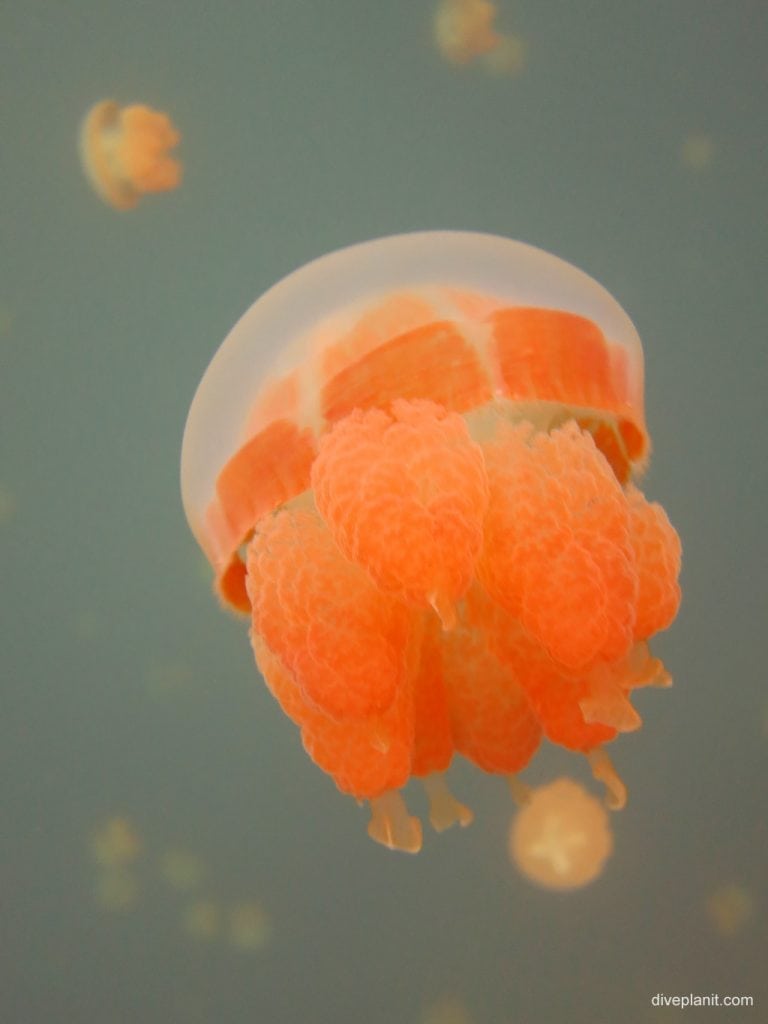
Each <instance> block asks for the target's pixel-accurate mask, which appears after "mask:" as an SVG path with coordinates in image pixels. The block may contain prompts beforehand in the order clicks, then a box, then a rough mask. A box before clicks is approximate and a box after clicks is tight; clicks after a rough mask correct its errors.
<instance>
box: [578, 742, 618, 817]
mask: <svg viewBox="0 0 768 1024" xmlns="http://www.w3.org/2000/svg"><path fill="white" fill-rule="evenodd" d="M587 760H588V761H589V767H590V768H591V770H592V775H593V777H594V778H595V779H596V780H597V781H598V782H602V783H603V785H604V786H605V805H606V807H608V808H609V809H610V810H612V811H621V810H623V809H624V808H625V807H626V805H627V787H626V785H625V784H624V782H623V781H622V779H621V776H620V775H619V773H618V772H617V771H616V769H615V767H614V765H613V761H612V760H611V758H610V756H609V754H608V753H607V751H606V750H605V749H604V748H603V747H595V748H594V750H590V751H589V753H588V754H587Z"/></svg>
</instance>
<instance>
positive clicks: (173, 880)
mask: <svg viewBox="0 0 768 1024" xmlns="http://www.w3.org/2000/svg"><path fill="white" fill-rule="evenodd" d="M160 874H161V876H162V878H163V879H164V880H165V881H166V882H167V883H168V885H169V886H170V887H171V888H172V889H176V890H178V891H179V892H187V891H189V890H190V889H196V888H197V887H198V886H199V885H200V883H201V882H202V880H203V878H204V876H205V865H204V864H203V861H202V860H201V859H200V857H198V856H197V855H196V854H194V853H190V852H189V851H187V850H178V849H172V850H166V851H165V852H164V853H163V854H162V856H161V857H160Z"/></svg>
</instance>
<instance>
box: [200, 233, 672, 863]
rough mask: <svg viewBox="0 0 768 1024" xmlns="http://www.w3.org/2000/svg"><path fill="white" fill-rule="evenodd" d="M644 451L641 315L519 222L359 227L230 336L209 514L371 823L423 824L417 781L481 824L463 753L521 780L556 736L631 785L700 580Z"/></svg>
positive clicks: (609, 781) (286, 682)
mask: <svg viewBox="0 0 768 1024" xmlns="http://www.w3.org/2000/svg"><path fill="white" fill-rule="evenodd" d="M649 448H650V443H649V439H648V434H647V431H646V427H645V419H644V412H643V357H642V348H641V344H640V340H639V337H638V335H637V332H636V330H635V328H634V326H633V324H632V322H631V320H630V319H629V317H628V316H627V314H626V313H625V312H624V311H623V310H622V308H621V307H620V306H619V304H618V303H617V302H616V301H615V299H613V298H612V297H611V296H610V295H609V294H608V292H606V291H605V289H604V288H602V287H601V286H600V285H599V284H597V282H595V281H594V280H593V279H592V278H590V277H589V276H588V275H586V274H584V273H583V272H582V271H579V270H577V269H576V268H575V267H573V266H571V265H570V264H568V263H566V262H565V261H563V260H560V259H558V258H557V257H555V256H553V255H550V254H548V253H545V252H543V251H542V250H539V249H536V248H534V247H532V246H529V245H525V244H523V243H521V242H514V241H511V240H509V239H504V238H498V237H495V236H491V235H483V234H476V233H471V232H451V231H437V232H422V233H415V234H410V235H401V236H395V237H391V238H384V239H379V240H377V241H373V242H368V243H364V244H361V245H355V246H351V247H350V248H347V249H343V250H341V251H339V252H335V253H332V254H330V255H328V256H324V257H322V258H321V259H318V260H315V261H313V262H311V263H309V264H308V265H307V266H305V267H303V268H302V269H300V270H298V271H296V272H295V273H293V274H291V275H289V276H288V277H287V278H285V279H284V280H283V281H281V282H280V283H278V284H277V285H275V286H274V287H273V288H272V289H270V290H269V291H268V292H267V293H266V294H265V295H264V296H263V297H262V298H260V299H259V300H258V301H257V302H256V303H255V304H254V305H253V306H252V307H251V309H250V310H249V311H248V312H247V313H246V314H245V316H244V317H243V318H242V319H241V320H240V321H239V323H238V324H237V325H236V326H235V327H234V329H233V330H232V331H231V333H230V334H229V336H228V337H227V338H226V340H225V341H224V343H223V344H222V346H221V348H220V349H219V351H218V352H217V354H216V355H215V356H214V358H213V360H212V362H211V364H210V366H209V367H208V369H207V371H206V372H205V374H204V376H203V379H202V381H201V383H200V385H199V387H198V389H197V392H196V394H195V397H194V399H193V402H192V406H191V408H190V412H189V416H188V419H187V424H186V428H185V432H184V441H183V446H182V461H181V485H182V497H183V503H184V508H185V512H186V516H187V520H188V522H189V525H190V527H191V529H192V532H193V533H194V535H195V537H196V538H197V540H198V542H199V544H200V546H201V548H202V549H203V551H204V553H205V554H206V557H207V558H208V560H209V562H210V563H211V565H212V567H213V570H214V574H215V577H216V587H217V591H218V594H219V597H220V598H221V600H222V601H223V603H224V604H225V605H227V606H229V607H230V608H233V609H235V610H237V611H241V612H243V613H245V614H248V615H249V616H250V618H251V640H252V645H253V649H254V654H255V657H256V661H257V664H258V665H259V668H260V669H261V671H262V674H263V676H264V678H265V681H266V683H267V685H268V687H269V688H270V690H271V691H272V693H273V694H274V696H275V697H276V698H277V700H278V701H279V703H280V704H281V706H282V708H283V710H284V711H285V712H286V714H287V715H288V716H289V717H290V718H292V720H293V721H294V722H295V723H296V724H297V725H298V726H299V728H300V729H301V733H302V739H303V741H304V746H305V748H306V749H307V751H308V753H309V754H310V756H311V757H312V758H313V760H314V761H315V762H316V763H317V764H318V765H319V766H320V767H322V768H323V769H324V770H325V771H327V772H329V773H330V774H331V775H332V776H333V778H334V780H335V782H336V784H337V786H338V787H339V788H340V789H341V790H342V791H343V792H347V793H349V794H351V795H353V796H355V797H356V798H358V799H367V800H368V801H369V802H370V804H371V808H372V811H373V819H372V822H371V826H370V829H369V831H370V832H371V834H372V835H373V836H374V838H376V839H378V840H380V841H381V842H384V843H385V844H386V845H389V846H393V847H397V848H400V849H408V850H415V849H418V847H419V846H420V843H421V831H420V825H419V823H418V821H417V819H415V818H412V817H410V816H409V815H408V813H407V811H406V809H405V804H404V802H403V800H402V797H401V795H400V793H399V792H398V791H399V789H400V788H401V787H402V786H403V785H404V784H405V783H406V782H407V781H408V779H409V778H410V777H412V776H419V777H421V778H423V779H425V780H426V783H427V785H426V788H427V794H428V798H429V801H430V819H431V820H432V823H433V825H435V827H436V828H438V829H442V828H443V827H445V826H447V825H449V824H453V823H459V824H467V823H468V822H469V820H471V812H469V810H468V809H467V808H465V807H464V806H463V805H462V804H460V803H459V802H458V801H456V800H455V799H454V798H453V797H452V796H451V795H450V794H449V793H448V792H447V789H446V787H445V784H444V782H443V780H442V777H441V773H442V772H443V771H444V770H445V768H446V767H447V766H448V764H449V762H450V760H451V758H452V756H453V754H454V753H459V754H462V755H463V756H465V757H467V758H469V759H470V760H471V761H473V762H474V763H475V764H476V765H477V766H478V767H480V768H481V769H482V770H484V771H489V772H495V773H498V774H504V775H508V776H509V775H515V774H516V773H517V772H519V771H520V770H522V768H523V767H524V766H525V764H526V763H527V761H528V760H529V759H530V757H531V756H532V755H533V753H534V752H535V750H536V748H537V746H538V744H539V741H540V739H541V737H542V735H545V736H547V737H548V738H550V739H552V740H553V741H554V742H557V743H561V744H562V745H565V746H567V747H568V748H569V749H572V750H574V751H578V752H581V753H585V754H589V756H590V757H591V759H592V760H593V770H594V771H595V774H596V775H599V777H600V778H602V779H603V780H604V781H605V782H606V785H607V787H608V789H609V790H612V792H613V793H614V797H615V802H617V803H620V802H621V801H622V799H623V796H622V790H621V784H620V782H619V781H618V780H617V778H616V776H615V773H613V769H612V766H611V764H610V760H609V759H608V757H607V754H605V751H604V750H603V749H602V747H603V744H604V743H606V742H608V741H610V740H611V739H613V738H614V737H615V736H616V734H617V732H619V731H623V730H624V729H627V728H634V727H636V726H637V724H639V720H638V719H637V716H636V714H635V713H634V712H633V710H632V709H631V705H629V701H628V695H629V692H630V691H631V689H632V688H634V687H636V686H640V685H649V684H651V683H653V682H660V676H661V673H662V671H663V669H662V668H661V667H660V663H658V662H656V661H655V660H654V659H651V658H650V655H648V654H647V650H646V648H645V647H644V643H645V640H646V639H647V638H648V637H649V636H650V635H651V634H652V633H653V632H656V631H657V630H658V629H660V628H664V626H665V625H668V624H669V622H670V621H671V619H672V618H673V617H674V613H675V611H676V600H679V591H675V587H676V572H677V568H678V567H679V547H678V549H677V552H676V551H675V548H674V541H675V539H676V535H674V531H672V528H671V527H670V526H669V524H668V521H667V520H666V518H665V517H664V515H663V511H662V510H660V509H659V507H658V506H651V505H649V504H648V503H647V502H645V499H644V498H643V496H642V495H641V494H640V492H639V491H637V490H636V489H635V490H632V491H630V490H629V488H630V487H631V486H632V485H631V484H630V478H631V477H632V476H633V475H637V474H638V473H639V472H640V471H641V470H642V468H643V466H644V464H645V462H646V461H647V458H648V453H649ZM523 513H525V514H523ZM518 521H519V523H523V522H524V523H525V530H524V531H521V529H517V530H516V529H515V524H516V523H518ZM660 551H662V552H665V553H666V554H667V555H668V557H667V558H666V561H664V559H663V558H662V557H661V555H660V554H659V552H660ZM660 594H661V595H662V596H663V597H665V598H666V601H665V602H661V607H662V608H663V610H662V611H659V610H658V609H657V608H656V607H655V606H654V607H650V608H648V607H645V605H646V604H649V603H650V604H653V602H654V601H656V599H657V598H658V597H659V595H660ZM542 595H543V596H542ZM638 623H642V629H640V627H639V626H638V628H637V629H636V628H635V627H636V625H637V624H638ZM665 679H666V676H665Z"/></svg>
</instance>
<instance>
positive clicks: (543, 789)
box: [509, 779, 613, 889]
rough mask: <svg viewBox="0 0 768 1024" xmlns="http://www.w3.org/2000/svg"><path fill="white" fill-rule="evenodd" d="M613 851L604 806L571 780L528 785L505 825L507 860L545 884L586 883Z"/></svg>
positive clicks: (562, 886) (551, 886) (547, 886)
mask: <svg viewBox="0 0 768 1024" xmlns="http://www.w3.org/2000/svg"><path fill="white" fill-rule="evenodd" d="M612 851H613V833H612V832H611V826H610V822H609V820H608V814H607V812H606V810H605V807H604V806H603V805H602V804H601V803H600V801H599V800H598V799H597V798H596V797H594V796H592V795H591V794H590V793H588V792H587V790H586V789H584V787H583V786H580V785H579V784H578V783H577V782H574V781H573V780H572V779H556V780H555V781H554V782H551V783H549V785H546V786H540V787H538V788H537V789H534V790H532V791H531V793H530V794H529V795H528V797H527V799H526V801H525V803H524V805H523V807H521V809H520V810H519V811H518V812H517V814H516V815H515V818H514V819H513V821H512V825H511V827H510V830H509V855H510V859H511V860H512V862H513V863H514V864H515V865H516V867H517V868H518V870H519V871H520V872H521V873H522V874H523V875H525V877H526V878H528V879H529V880H530V881H532V882H535V883H536V884H537V885H540V886H543V888H545V889H580V888H581V887H582V886H585V885H588V884H589V883H590V882H593V881H594V880H595V879H596V878H597V877H598V876H599V875H600V874H601V873H602V871H603V868H604V866H605V862H606V860H607V859H608V857H609V856H610V854H611V852H612Z"/></svg>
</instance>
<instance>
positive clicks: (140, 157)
mask: <svg viewBox="0 0 768 1024" xmlns="http://www.w3.org/2000/svg"><path fill="white" fill-rule="evenodd" d="M180 138H181V136H180V135H179V133H178V131H177V130H176V128H175V127H174V125H173V123H172V122H171V119H170V118H169V117H168V115H167V114H163V113H161V112H160V111H157V110H152V109H151V108H150V107H145V106H141V105H133V106H129V107H122V108H121V107H119V106H118V105H117V103H115V102H114V100H102V101H101V102H99V103H96V104H95V105H94V106H93V107H91V109H90V110H89V111H88V113H87V114H86V115H85V118H84V119H83V123H82V125H81V128H80V160H81V162H82V165H83V170H84V171H85V175H86V177H87V178H88V181H89V182H90V183H91V186H92V187H93V189H94V191H95V192H96V193H97V195H99V196H100V197H101V198H102V199H103V200H104V202H105V203H107V204H108V205H109V206H112V207H114V208H115V209H116V210H130V209H132V208H133V207H134V206H136V205H137V203H138V202H139V200H140V199H141V197H142V196H143V195H144V194H145V193H147V192H168V191H170V190H171V189H174V188H176V187H177V186H178V184H179V182H180V181H181V170H182V168H181V164H180V163H179V162H178V160H175V159H174V158H173V157H171V156H169V155H168V154H169V150H171V149H173V147H174V146H176V145H177V144H178V142H179V139H180Z"/></svg>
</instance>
